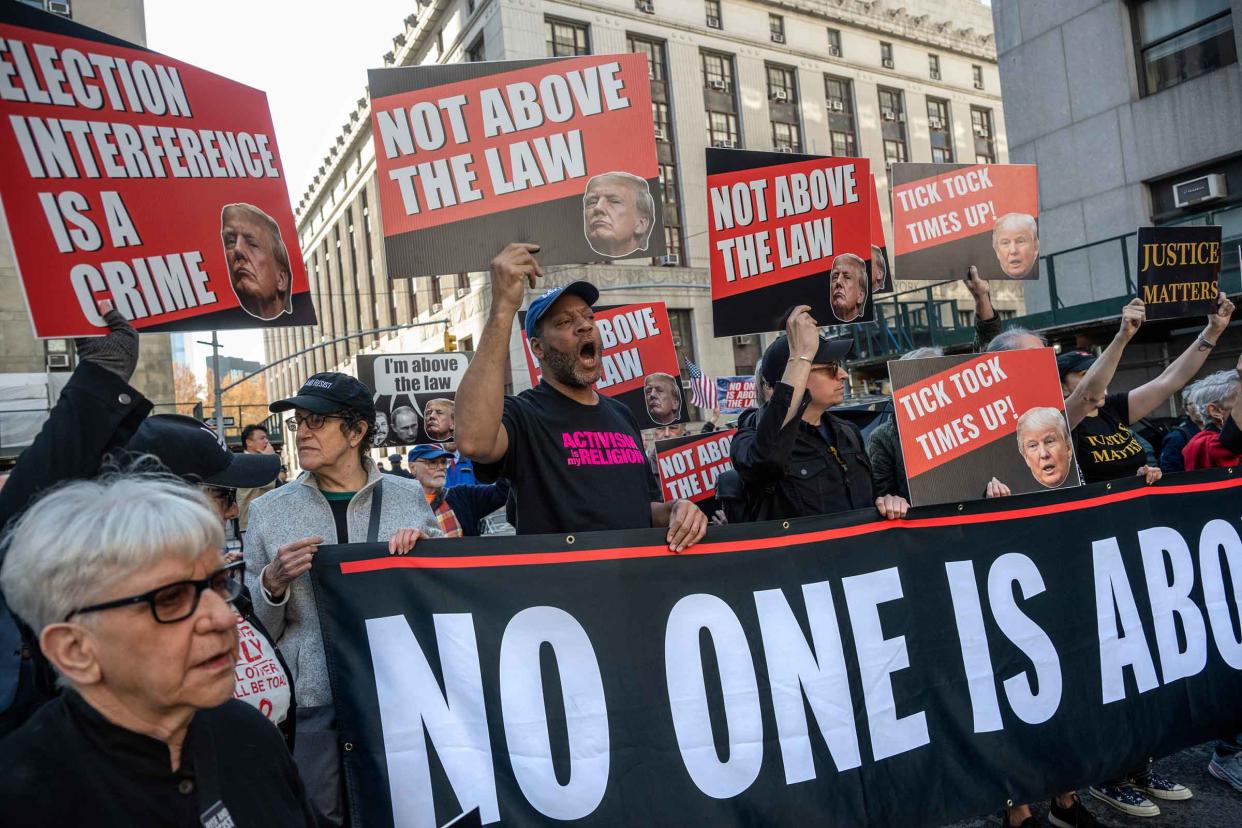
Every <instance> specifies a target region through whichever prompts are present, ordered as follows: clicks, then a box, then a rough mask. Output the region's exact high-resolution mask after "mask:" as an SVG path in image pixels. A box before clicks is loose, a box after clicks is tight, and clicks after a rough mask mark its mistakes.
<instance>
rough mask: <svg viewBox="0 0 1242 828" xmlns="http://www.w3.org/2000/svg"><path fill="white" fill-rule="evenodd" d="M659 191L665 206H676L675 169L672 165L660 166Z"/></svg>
mask: <svg viewBox="0 0 1242 828" xmlns="http://www.w3.org/2000/svg"><path fill="white" fill-rule="evenodd" d="M659 169H660V190H661V191H662V192H663V193H664V203H665V204H673V205H675V204H677V168H676V167H675V166H673V165H672V164H660V165H659Z"/></svg>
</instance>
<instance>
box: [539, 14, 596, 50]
mask: <svg viewBox="0 0 1242 828" xmlns="http://www.w3.org/2000/svg"><path fill="white" fill-rule="evenodd" d="M543 30H544V35H545V37H546V39H547V44H548V57H574V56H575V55H585V54H589V53H590V51H591V47H590V44H589V43H588V42H587V25H586V24H585V23H574V22H573V21H570V20H556V19H553V18H550V17H549V18H545V19H544V21H543Z"/></svg>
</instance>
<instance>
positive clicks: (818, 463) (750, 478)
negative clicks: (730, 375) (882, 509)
mask: <svg viewBox="0 0 1242 828" xmlns="http://www.w3.org/2000/svg"><path fill="white" fill-rule="evenodd" d="M792 398H793V388H792V387H791V386H789V385H787V384H786V383H783V382H778V383H777V384H776V388H775V389H774V390H773V392H772V398H771V399H770V400H768V402H767V403H765V404H764V405H763V407H761V408H759V409H756V410H755V411H753V412H747V413H746V414H744V415H743V416H742V418H741V420H740V421H739V422H738V431H737V434H736V435H734V438H733V445H732V449H731V452H730V453H731V455H732V459H733V467H734V468H735V469H737V472H738V474H740V475H741V476H742V482H743V483H744V484H745V486H746V500H747V503H748V504H749V511H750V514H749V518H750V519H751V520H774V519H778V518H791V517H806V516H809V515H825V514H833V513H835V512H845V511H849V510H851V509H862V508H864V507H867V506H871V505H873V502H874V498H873V497H872V488H871V463H870V461H869V460H868V459H867V452H866V451H865V450H864V449H863V440H862V433H861V432H860V431H859V430H858V427H857V426H856V425H854V424H853V423H850V422H848V421H847V420H843V419H841V418H840V417H835V416H833V415H832V414H830V413H828V412H824V415H823V418H822V420H821V422H822V423H823V424H824V425H825V426H826V427H828V428H829V429H831V431H832V435H833V445H831V446H830V445H829V444H828V443H827V442H825V440H824V437H823V435H821V434H820V433H819V429H817V428H816V427H815V426H814V425H812V424H810V423H807V422H804V421H803V419H802V413H803V412H804V411H806V408H807V406H808V405H810V402H811V396H810V394H808V393H805V392H804V393H803V397H802V401H801V402H800V403H799V404H798V408H797V414H796V415H795V417H794V418H793V419H792V420H791V421H790V422H789V423H788V424H787V425H785V426H783V427H782V423H783V422H784V420H785V415H786V414H787V413H788V412H789V408H790V405H791V404H792Z"/></svg>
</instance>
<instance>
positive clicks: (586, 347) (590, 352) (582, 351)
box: [578, 342, 598, 367]
mask: <svg viewBox="0 0 1242 828" xmlns="http://www.w3.org/2000/svg"><path fill="white" fill-rule="evenodd" d="M597 356H598V354H597V353H596V350H595V343H594V342H584V343H583V344H582V346H581V347H580V348H578V359H580V360H582V361H583V362H584V363H586V365H587V366H588V367H590V366H594V365H595V360H596V357H597Z"/></svg>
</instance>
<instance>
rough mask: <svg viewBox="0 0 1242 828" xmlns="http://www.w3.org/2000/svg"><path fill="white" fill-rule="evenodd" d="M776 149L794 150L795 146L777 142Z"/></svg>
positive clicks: (778, 150) (780, 150)
mask: <svg viewBox="0 0 1242 828" xmlns="http://www.w3.org/2000/svg"><path fill="white" fill-rule="evenodd" d="M776 151H777V152H793V151H794V148H793V145H792V144H777V145H776Z"/></svg>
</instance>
